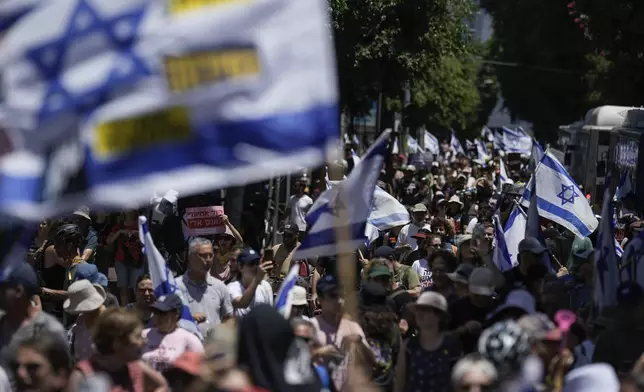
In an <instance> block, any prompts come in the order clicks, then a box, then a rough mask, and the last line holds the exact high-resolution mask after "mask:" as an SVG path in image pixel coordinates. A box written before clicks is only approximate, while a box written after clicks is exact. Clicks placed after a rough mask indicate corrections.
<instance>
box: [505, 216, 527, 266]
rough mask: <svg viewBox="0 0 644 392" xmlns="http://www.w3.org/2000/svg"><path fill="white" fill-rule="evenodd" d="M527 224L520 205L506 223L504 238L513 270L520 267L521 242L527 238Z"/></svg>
mask: <svg viewBox="0 0 644 392" xmlns="http://www.w3.org/2000/svg"><path fill="white" fill-rule="evenodd" d="M527 222H528V221H527V219H526V215H525V213H524V212H523V210H522V209H521V207H519V206H518V205H515V206H514V208H512V211H511V212H510V216H509V217H508V220H507V221H506V222H505V228H504V229H503V236H504V238H505V246H506V248H507V250H508V254H509V256H510V262H511V264H512V268H514V267H516V266H517V265H519V242H521V240H523V239H524V238H525V232H526V225H527Z"/></svg>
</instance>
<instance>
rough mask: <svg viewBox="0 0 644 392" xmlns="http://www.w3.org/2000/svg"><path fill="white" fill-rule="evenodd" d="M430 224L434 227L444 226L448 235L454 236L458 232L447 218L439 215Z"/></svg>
mask: <svg viewBox="0 0 644 392" xmlns="http://www.w3.org/2000/svg"><path fill="white" fill-rule="evenodd" d="M430 226H431V227H432V229H433V228H435V227H444V228H445V234H446V235H447V236H448V237H454V235H456V233H455V232H454V228H453V227H452V225H450V224H449V222H448V221H447V219H445V218H438V217H436V218H434V219H433V220H432V223H431V224H430Z"/></svg>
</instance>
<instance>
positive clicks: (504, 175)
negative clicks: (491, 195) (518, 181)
mask: <svg viewBox="0 0 644 392" xmlns="http://www.w3.org/2000/svg"><path fill="white" fill-rule="evenodd" d="M499 184H500V186H501V188H502V187H503V184H514V181H513V180H512V179H511V178H510V176H508V172H507V171H506V170H505V163H504V162H503V159H500V160H499Z"/></svg>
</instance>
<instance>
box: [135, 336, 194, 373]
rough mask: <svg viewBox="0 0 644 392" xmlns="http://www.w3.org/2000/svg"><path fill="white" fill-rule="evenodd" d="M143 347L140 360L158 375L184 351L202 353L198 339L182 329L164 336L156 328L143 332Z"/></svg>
mask: <svg viewBox="0 0 644 392" xmlns="http://www.w3.org/2000/svg"><path fill="white" fill-rule="evenodd" d="M143 337H144V338H145V346H143V356H142V357H141V359H143V361H145V363H147V364H148V365H150V366H151V367H153V368H154V370H156V371H158V372H159V373H161V372H163V371H164V370H166V369H168V368H170V367H171V366H172V363H173V362H174V361H175V360H176V359H177V358H179V357H180V356H181V355H182V354H183V353H185V352H186V351H190V352H195V353H203V352H204V348H203V344H201V341H200V340H199V338H198V337H196V336H195V335H193V334H192V333H190V332H188V331H186V330H185V329H182V328H177V329H175V330H174V331H173V332H171V333H168V334H165V333H161V332H159V330H158V329H156V328H148V329H145V330H143Z"/></svg>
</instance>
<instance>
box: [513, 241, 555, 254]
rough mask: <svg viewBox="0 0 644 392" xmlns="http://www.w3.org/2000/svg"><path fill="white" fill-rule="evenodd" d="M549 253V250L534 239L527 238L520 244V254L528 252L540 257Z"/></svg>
mask: <svg viewBox="0 0 644 392" xmlns="http://www.w3.org/2000/svg"><path fill="white" fill-rule="evenodd" d="M546 251H548V248H546V247H545V246H543V245H542V244H541V242H539V240H538V239H536V238H534V237H525V238H524V239H522V240H521V242H519V253H521V252H528V253H532V254H535V255H540V254H542V253H544V252H546Z"/></svg>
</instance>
